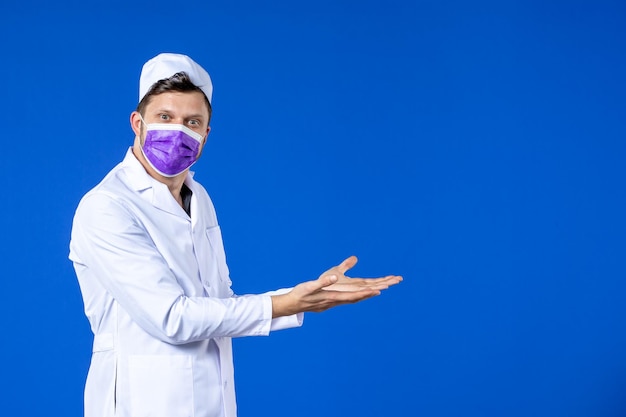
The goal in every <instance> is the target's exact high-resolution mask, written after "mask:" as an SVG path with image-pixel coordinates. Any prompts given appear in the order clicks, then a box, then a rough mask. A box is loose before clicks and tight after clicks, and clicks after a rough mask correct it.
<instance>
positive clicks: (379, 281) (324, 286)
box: [272, 256, 402, 317]
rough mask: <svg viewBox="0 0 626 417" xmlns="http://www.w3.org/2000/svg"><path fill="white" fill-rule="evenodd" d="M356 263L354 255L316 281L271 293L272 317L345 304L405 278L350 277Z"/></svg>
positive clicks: (355, 301)
mask: <svg viewBox="0 0 626 417" xmlns="http://www.w3.org/2000/svg"><path fill="white" fill-rule="evenodd" d="M356 263H357V258H356V256H351V257H349V258H347V259H345V260H344V261H343V262H341V263H340V264H339V265H337V266H334V267H333V268H331V269H329V270H328V271H326V272H324V273H323V274H322V275H320V277H319V278H318V279H316V280H314V281H307V282H303V283H301V284H298V285H296V286H295V287H294V288H293V289H292V290H291V292H289V293H286V294H282V295H277V296H272V309H273V317H280V316H288V315H291V314H295V313H302V312H307V311H313V312H320V311H324V310H328V309H329V308H332V307H336V306H339V305H342V304H349V303H357V302H359V301H363V300H366V299H368V298H371V297H375V296H377V295H380V292H381V291H382V290H385V289H387V288H389V287H390V286H392V285H395V284H397V283H399V282H400V281H402V277H400V276H397V275H387V276H385V277H381V278H350V277H348V276H346V272H347V271H348V270H349V269H350V268H352V267H353V266H354V265H356Z"/></svg>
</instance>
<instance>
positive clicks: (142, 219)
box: [70, 54, 401, 417]
mask: <svg viewBox="0 0 626 417" xmlns="http://www.w3.org/2000/svg"><path fill="white" fill-rule="evenodd" d="M139 84H140V92H139V105H138V106H137V110H136V111H134V112H132V114H131V115H130V124H131V127H132V129H133V131H134V133H135V141H134V144H133V146H132V147H131V148H130V149H129V150H128V152H127V154H126V157H125V158H124V160H123V161H122V162H121V163H120V164H119V165H117V166H116V167H115V168H114V169H113V170H112V171H111V172H110V173H109V174H108V175H107V176H106V177H105V178H104V179H103V180H102V182H101V183H100V184H99V185H97V186H96V187H95V188H94V189H92V190H91V191H90V192H88V193H87V194H86V195H85V196H84V197H83V199H82V200H81V202H80V204H79V206H78V209H77V210H76V215H75V217H74V223H73V227H72V238H71V243H70V259H71V260H72V261H73V263H74V268H75V270H76V274H77V277H78V281H79V283H80V288H81V292H82V295H83V299H84V305H85V313H86V315H87V317H88V319H89V322H90V324H91V329H92V331H93V333H94V343H93V355H92V361H91V366H90V369H89V374H88V377H87V383H86V386H85V416H86V417H105V416H118V417H120V416H122V417H142V416H163V417H186V416H190V417H191V416H195V417H213V416H215V417H218V416H219V417H235V416H236V403H235V391H234V385H233V360H232V351H231V338H233V337H242V336H253V335H267V334H269V332H270V331H272V330H279V329H284V328H289V327H296V326H300V325H301V324H302V319H303V313H304V312H307V311H323V310H326V309H328V308H331V307H335V306H337V305H341V304H346V303H354V302H358V301H362V300H365V299H367V298H370V297H373V296H376V295H378V294H380V291H381V290H383V289H386V288H388V287H389V286H391V285H394V284H397V283H398V282H399V281H400V280H401V278H400V277H398V276H387V277H383V278H371V279H357V278H348V277H346V276H345V273H346V271H347V270H348V269H350V268H351V267H352V266H354V264H355V263H356V258H355V257H350V258H348V259H346V260H345V261H344V262H342V263H341V264H340V265H338V266H335V267H333V268H331V269H329V270H328V271H326V272H325V273H323V274H322V275H321V276H320V277H319V278H318V279H317V280H313V281H308V282H304V283H302V284H299V285H296V286H295V287H294V288H292V289H284V290H279V291H275V292H271V293H267V294H261V295H248V296H239V297H237V296H235V295H234V294H233V292H232V290H231V281H230V278H229V272H228V267H227V265H226V259H225V254H224V248H223V245H222V238H221V232H220V227H219V225H218V223H217V218H216V215H215V209H214V207H213V204H212V202H211V200H210V198H209V196H208V194H207V192H206V191H205V189H204V188H203V187H202V186H201V185H200V184H198V183H197V182H196V181H194V179H193V173H192V172H190V171H189V168H190V166H191V165H192V164H193V163H194V162H195V161H196V160H197V159H198V158H199V157H200V154H201V153H202V149H203V147H204V145H205V143H206V139H207V136H208V134H209V131H210V130H211V129H210V127H209V121H210V119H211V98H212V84H211V79H210V77H209V74H208V73H207V72H206V71H205V70H204V69H203V68H202V67H200V66H199V65H198V64H196V63H195V62H194V61H193V60H191V59H190V58H189V57H187V56H184V55H178V54H160V55H158V56H156V57H155V58H153V59H151V60H150V61H148V62H147V63H146V64H145V65H144V67H143V69H142V73H141V77H140V83H139Z"/></svg>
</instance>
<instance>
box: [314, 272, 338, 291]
mask: <svg viewBox="0 0 626 417" xmlns="http://www.w3.org/2000/svg"><path fill="white" fill-rule="evenodd" d="M317 281H318V283H319V284H320V285H321V287H320V288H324V287H328V286H331V285H333V284H334V283H335V282H337V275H324V276H322V277H319V278H318V280H317Z"/></svg>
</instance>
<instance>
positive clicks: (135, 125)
mask: <svg viewBox="0 0 626 417" xmlns="http://www.w3.org/2000/svg"><path fill="white" fill-rule="evenodd" d="M141 123H142V122H141V115H140V114H139V112H137V111H134V112H132V113H131V114H130V127H131V128H132V129H133V132H135V136H137V137H139V136H141Z"/></svg>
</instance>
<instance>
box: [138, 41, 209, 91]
mask: <svg viewBox="0 0 626 417" xmlns="http://www.w3.org/2000/svg"><path fill="white" fill-rule="evenodd" d="M182 71H184V72H186V73H187V75H188V76H189V79H190V80H191V82H192V83H194V84H195V86H196V87H199V88H200V89H201V90H202V91H203V92H204V95H205V96H206V98H207V99H208V100H209V103H211V99H212V97H213V83H212V82H211V77H210V76H209V73H208V72H206V70H205V69H204V68H202V67H201V66H200V65H198V64H197V63H196V62H195V61H194V60H193V59H191V58H190V57H188V56H187V55H182V54H170V53H163V54H159V55H157V56H155V57H154V58H152V59H150V60H149V61H148V62H146V63H145V64H144V65H143V68H142V69H141V76H140V77H139V101H141V99H142V98H143V96H145V95H146V93H147V92H148V90H150V88H151V87H152V85H153V84H154V83H156V82H157V81H160V80H163V79H165V78H169V77H171V76H172V75H174V74H176V73H178V72H182Z"/></svg>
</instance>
